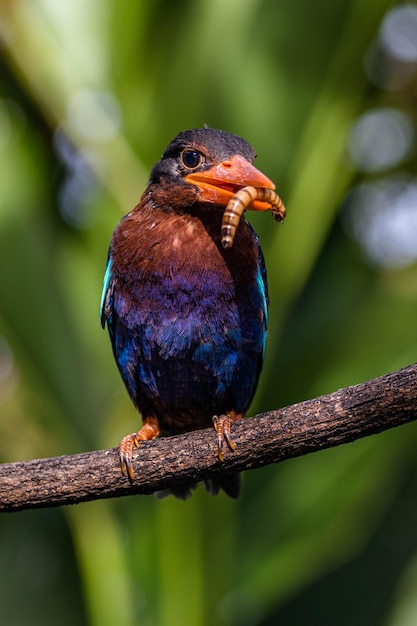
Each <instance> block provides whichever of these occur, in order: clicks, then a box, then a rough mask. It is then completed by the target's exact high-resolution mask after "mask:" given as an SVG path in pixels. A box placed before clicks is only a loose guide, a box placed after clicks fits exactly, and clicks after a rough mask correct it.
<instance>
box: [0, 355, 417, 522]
mask: <svg viewBox="0 0 417 626" xmlns="http://www.w3.org/2000/svg"><path fill="white" fill-rule="evenodd" d="M416 418H417V365H411V366H409V367H406V368H404V369H402V370H400V371H398V372H394V373H392V374H387V375H385V376H381V377H380V378H376V379H374V380H370V381H368V382H366V383H362V384H360V385H355V386H353V387H347V388H345V389H340V390H339V391H336V392H334V393H331V394H329V395H326V396H320V397H318V398H315V399H314V400H308V401H306V402H300V403H299V404H294V405H292V406H288V407H285V408H282V409H277V410H275V411H270V412H269V413H263V414H260V415H256V416H255V417H252V418H250V419H245V420H242V421H240V422H237V423H234V424H233V426H232V436H233V440H234V442H235V444H236V450H235V451H234V452H231V451H229V450H226V451H225V458H224V461H223V462H222V463H220V462H219V461H218V459H217V452H216V440H215V434H214V430H213V429H210V428H209V429H205V430H201V431H196V432H192V433H186V434H184V435H181V436H178V437H167V438H161V439H158V440H154V441H149V442H146V443H143V444H141V446H140V448H139V449H138V450H137V452H136V454H135V458H134V471H135V479H134V481H133V482H129V480H128V479H127V478H126V477H124V476H122V474H121V472H120V466H119V461H118V453H117V449H116V448H112V449H110V450H98V451H95V452H86V453H83V454H74V455H67V456H60V457H54V458H47V459H37V460H33V461H24V462H18V463H6V464H3V465H0V511H9V512H10V511H19V510H22V509H30V508H39V507H51V506H60V505H63V504H75V503H78V502H83V501H86V500H95V499H98V498H111V497H118V496H125V495H132V494H149V493H152V492H154V491H158V490H162V489H166V488H167V487H170V486H172V485H175V484H180V483H183V482H186V481H190V480H191V481H196V480H197V481H198V480H203V479H207V478H211V477H214V476H216V475H218V474H221V473H232V472H241V471H244V470H249V469H253V468H256V467H262V466H264V465H268V464H270V463H280V462H281V461H284V460H286V459H289V458H293V457H296V456H301V455H304V454H308V453H309V452H316V451H318V450H321V449H323V448H329V447H333V446H337V445H340V444H343V443H348V442H351V441H354V440H356V439H359V438H360V437H365V436H368V435H373V434H376V433H379V432H381V431H383V430H386V429H388V428H392V427H394V426H399V425H401V424H405V423H407V422H410V421H413V420H415V419H416Z"/></svg>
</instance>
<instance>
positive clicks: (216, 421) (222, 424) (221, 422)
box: [213, 411, 243, 461]
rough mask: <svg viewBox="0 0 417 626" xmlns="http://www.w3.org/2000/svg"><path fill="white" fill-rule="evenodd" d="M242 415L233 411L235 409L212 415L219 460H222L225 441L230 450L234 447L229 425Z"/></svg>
mask: <svg viewBox="0 0 417 626" xmlns="http://www.w3.org/2000/svg"><path fill="white" fill-rule="evenodd" d="M242 417H243V416H242V414H241V413H235V411H228V412H227V413H226V415H214V416H213V425H214V429H215V431H216V433H217V454H218V457H219V461H223V444H224V442H226V443H227V445H228V446H229V448H230V450H232V451H233V450H234V449H235V447H236V446H235V444H234V442H233V440H232V437H231V434H230V426H231V424H232V422H235V421H236V420H238V419H241V418H242Z"/></svg>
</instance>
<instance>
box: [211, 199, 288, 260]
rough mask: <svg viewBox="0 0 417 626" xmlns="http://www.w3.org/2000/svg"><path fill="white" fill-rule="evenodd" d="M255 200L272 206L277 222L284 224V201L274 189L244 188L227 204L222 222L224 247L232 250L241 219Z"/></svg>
mask: <svg viewBox="0 0 417 626" xmlns="http://www.w3.org/2000/svg"><path fill="white" fill-rule="evenodd" d="M254 200H261V201H262V202H268V203H269V204H271V205H272V206H271V209H272V216H273V218H274V219H275V220H276V221H277V222H283V221H284V217H285V214H286V209H285V206H284V203H283V201H282V200H281V198H280V197H279V195H278V194H277V193H275V191H273V189H266V188H265V187H242V189H239V191H237V192H236V193H235V195H234V196H233V198H231V199H230V200H229V202H228V204H227V207H226V209H225V212H224V215H223V221H222V231H221V232H222V246H223V248H231V247H232V246H233V241H234V239H235V234H236V229H237V227H238V226H239V221H240V218H241V217H242V215H243V213H244V212H245V210H246V209H247V207H248V206H249V204H250V203H251V202H253V201H254Z"/></svg>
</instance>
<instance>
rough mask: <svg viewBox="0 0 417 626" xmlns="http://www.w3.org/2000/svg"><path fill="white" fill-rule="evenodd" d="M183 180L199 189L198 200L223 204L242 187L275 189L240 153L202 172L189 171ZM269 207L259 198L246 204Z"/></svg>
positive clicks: (266, 208) (254, 207)
mask: <svg viewBox="0 0 417 626" xmlns="http://www.w3.org/2000/svg"><path fill="white" fill-rule="evenodd" d="M185 180H186V181H187V182H188V183H191V184H192V185H196V186H197V187H198V188H199V189H200V190H201V194H200V200H203V201H204V202H211V203H213V204H220V205H224V206H226V205H227V203H228V202H229V200H230V199H231V198H233V196H234V195H235V193H236V192H237V191H239V189H242V187H248V186H251V187H264V188H267V189H275V185H274V183H273V182H272V181H271V180H269V178H267V177H266V176H265V174H262V172H260V171H259V170H257V169H256V167H254V166H253V165H252V164H251V163H249V161H247V160H246V159H245V158H244V157H243V156H241V155H240V154H236V155H235V156H233V157H232V158H231V159H228V160H227V161H223V162H222V163H219V164H218V165H213V167H211V168H210V169H208V170H204V171H203V172H191V174H188V176H186V177H185ZM270 208H271V205H270V204H268V203H267V202H260V201H259V200H254V201H253V202H251V203H250V205H249V206H248V209H252V210H253V211H267V210H268V209H270Z"/></svg>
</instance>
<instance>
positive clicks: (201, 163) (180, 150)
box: [150, 127, 275, 211]
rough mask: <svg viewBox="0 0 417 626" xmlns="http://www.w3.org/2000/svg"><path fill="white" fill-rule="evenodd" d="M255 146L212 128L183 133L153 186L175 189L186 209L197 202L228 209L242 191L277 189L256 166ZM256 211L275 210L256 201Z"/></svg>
mask: <svg viewBox="0 0 417 626" xmlns="http://www.w3.org/2000/svg"><path fill="white" fill-rule="evenodd" d="M255 156H256V154H255V151H254V150H253V148H252V146H251V145H250V144H249V143H248V142H247V141H245V140H244V139H242V138H241V137H237V136H236V135H232V134H230V133H226V132H224V131H221V130H214V129H212V128H207V127H204V128H197V129H194V130H187V131H185V132H182V133H180V134H179V135H177V137H175V139H173V140H172V141H171V143H170V144H169V146H168V147H167V149H166V150H165V152H164V154H163V155H162V157H161V160H160V161H159V162H158V163H157V164H156V165H155V166H154V168H153V169H152V172H151V177H150V184H151V186H154V185H163V186H164V187H168V186H170V185H175V187H176V193H177V194H178V202H179V203H181V205H182V206H185V205H191V204H194V203H195V202H199V203H207V204H211V205H220V206H222V207H225V206H226V205H227V203H228V202H229V200H230V199H231V198H232V197H233V196H234V194H235V193H236V192H237V191H239V189H241V188H242V187H246V186H253V187H264V188H267V189H275V185H274V183H273V182H272V181H271V180H269V178H267V177H266V176H265V175H264V174H262V172H260V171H259V170H258V169H256V167H254V165H253V160H254V158H255ZM248 208H249V209H252V210H255V211H265V210H268V209H270V208H271V205H270V204H268V203H266V202H261V201H259V200H255V201H253V202H251V203H250V205H249V206H248Z"/></svg>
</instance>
